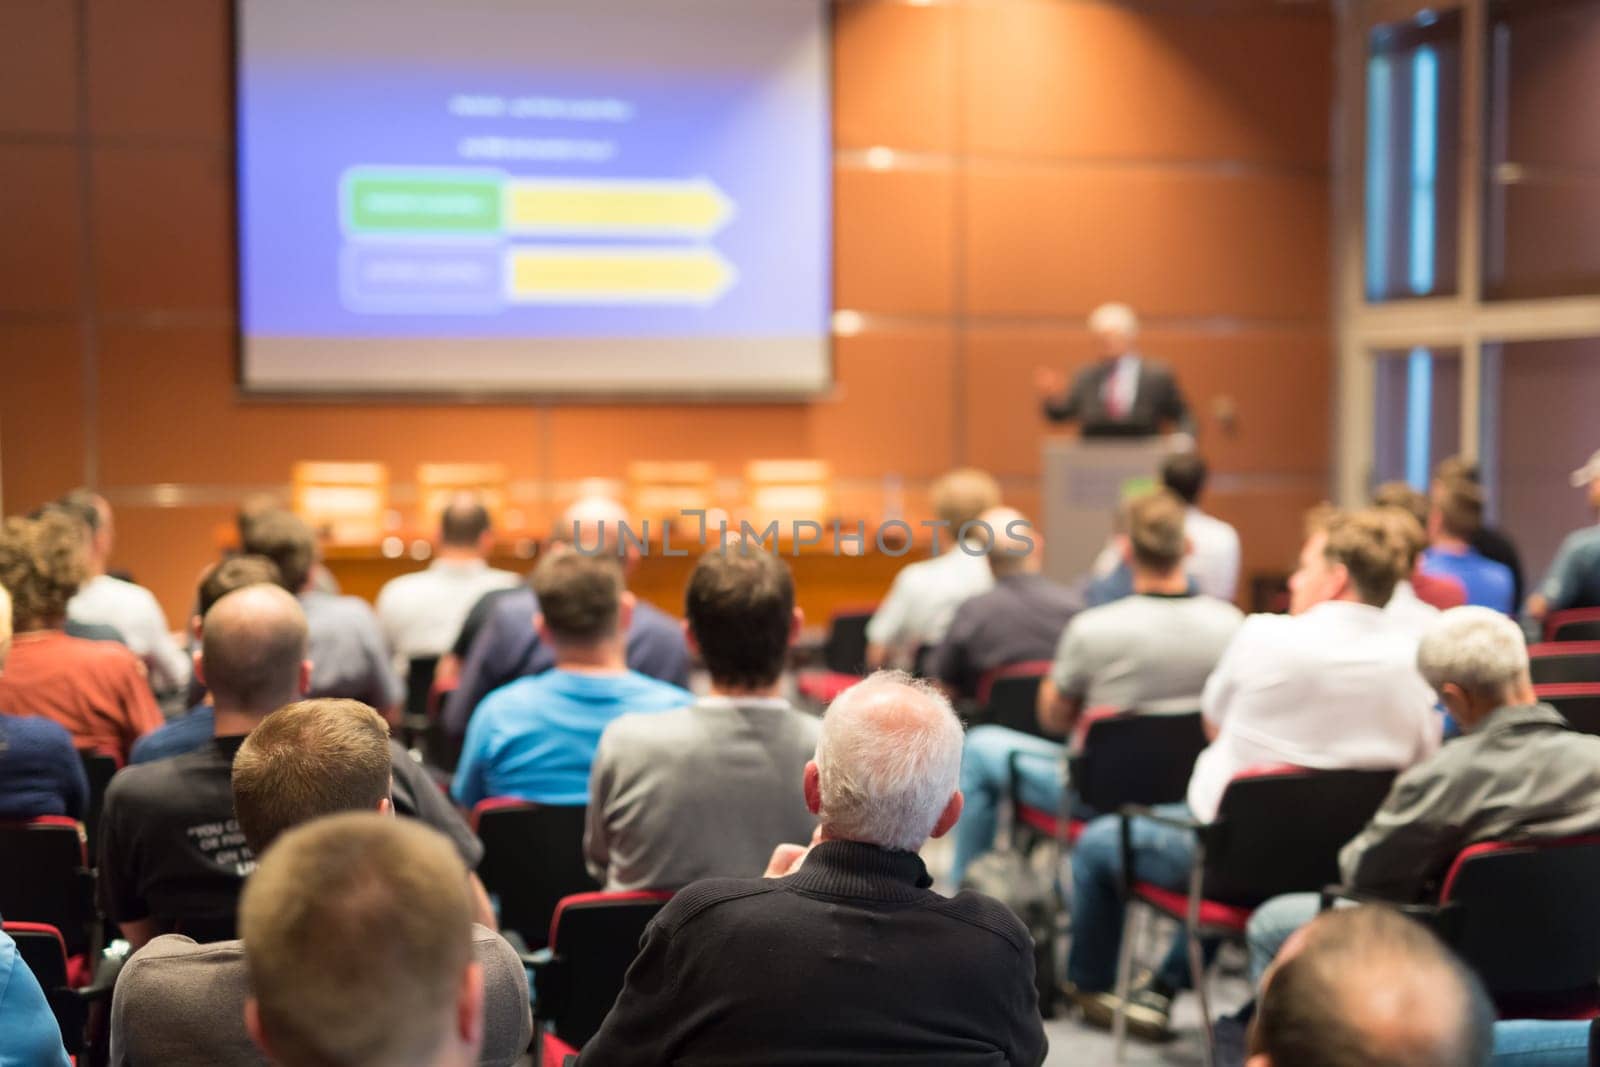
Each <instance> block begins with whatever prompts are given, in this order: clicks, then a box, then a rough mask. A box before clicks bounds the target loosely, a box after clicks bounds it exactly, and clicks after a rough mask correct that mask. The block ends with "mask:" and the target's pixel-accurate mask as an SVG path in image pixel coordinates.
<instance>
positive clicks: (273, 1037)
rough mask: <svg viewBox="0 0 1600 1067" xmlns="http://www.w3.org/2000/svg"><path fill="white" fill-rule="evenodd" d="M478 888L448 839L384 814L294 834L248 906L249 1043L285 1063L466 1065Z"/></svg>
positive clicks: (271, 861)
mask: <svg viewBox="0 0 1600 1067" xmlns="http://www.w3.org/2000/svg"><path fill="white" fill-rule="evenodd" d="M472 912H473V899H472V891H471V889H470V888H469V887H468V884H467V872H466V868H465V867H463V866H462V865H461V860H460V858H459V857H458V856H457V855H456V854H455V850H454V849H453V848H451V846H450V842H449V841H448V840H447V839H445V838H444V837H443V836H442V835H440V834H438V833H435V832H434V831H432V830H428V829H426V828H424V827H422V826H419V825H417V824H415V823H402V822H399V821H397V820H394V819H386V818H383V817H381V816H379V815H377V814H347V815H334V816H329V817H327V818H324V819H318V820H315V821H313V822H311V823H308V824H306V825H305V826H302V827H298V828H296V829H294V830H290V831H289V832H288V833H287V834H285V835H284V836H283V837H282V839H280V840H279V842H278V843H277V844H276V845H275V846H274V847H273V848H272V849H271V850H270V851H269V852H268V853H267V854H266V855H265V856H264V857H263V858H262V861H261V865H260V867H259V868H258V869H257V871H256V873H255V875H254V876H253V877H252V878H251V880H250V883H249V885H247V886H246V887H245V891H244V897H243V898H242V899H241V900H240V902H239V926H240V930H241V932H242V933H243V934H244V945H245V948H244V953H245V960H246V963H247V964H248V965H249V971H250V988H251V993H252V995H251V997H250V999H249V1001H248V1002H247V1003H246V1006H245V1020H246V1024H247V1025H248V1027H249V1029H250V1034H251V1036H252V1037H254V1038H255V1040H256V1042H257V1043H258V1044H259V1045H260V1046H261V1047H262V1049H263V1050H265V1051H266V1053H267V1055H268V1056H269V1057H271V1058H272V1059H273V1060H275V1061H276V1062H278V1063H281V1064H284V1065H286V1067H468V1065H470V1064H475V1063H477V1062H478V1049H479V1047H480V1046H481V1045H482V1043H483V996H484V994H483V971H482V968H481V967H480V966H479V964H478V963H477V961H476V960H475V959H474V958H473V952H472V938H473V933H472V930H473V927H472Z"/></svg>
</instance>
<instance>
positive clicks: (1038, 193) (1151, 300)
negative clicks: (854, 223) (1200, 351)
mask: <svg viewBox="0 0 1600 1067" xmlns="http://www.w3.org/2000/svg"><path fill="white" fill-rule="evenodd" d="M968 188H969V199H968V209H967V211H966V227H965V231H964V234H963V237H964V240H965V242H966V248H967V252H968V255H967V258H966V261H965V264H964V267H965V280H964V284H965V287H966V293H967V297H968V307H969V309H970V310H971V311H973V312H975V313H980V314H990V315H1071V316H1082V315H1086V314H1087V313H1088V312H1089V311H1090V310H1091V309H1093V308H1094V307H1095V305H1097V304H1099V303H1100V302H1101V301H1104V300H1111V299H1119V300H1126V301H1128V302H1129V303H1131V304H1133V305H1134V306H1135V307H1137V308H1138V309H1139V310H1140V312H1141V313H1142V314H1143V315H1145V316H1146V317H1150V318H1153V317H1158V316H1178V317H1200V316H1206V317H1209V316H1216V315H1225V316H1230V317H1234V316H1237V317H1242V318H1265V319H1278V318H1315V317H1320V316H1322V315H1324V314H1326V310H1327V303H1328V292H1327V290H1328V256H1329V250H1328V208H1327V205H1328V183H1327V179H1326V178H1325V177H1324V176H1321V175H1307V176H1298V175H1274V174H1261V173H1247V174H1235V173H1225V172H1220V171H1188V170H1171V169H1156V168H1098V167H1096V168H1089V167H1085V168H1066V169H1046V168H1034V167H1029V166H1025V165H1017V166H1000V165H996V166H994V167H992V168H988V167H986V168H983V169H981V170H977V171H975V172H974V173H973V174H972V175H971V176H970V177H969V178H968Z"/></svg>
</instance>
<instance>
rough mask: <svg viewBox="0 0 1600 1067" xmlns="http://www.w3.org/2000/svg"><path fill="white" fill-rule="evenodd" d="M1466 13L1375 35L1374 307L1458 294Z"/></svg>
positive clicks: (1370, 289)
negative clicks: (1385, 302)
mask: <svg viewBox="0 0 1600 1067" xmlns="http://www.w3.org/2000/svg"><path fill="white" fill-rule="evenodd" d="M1460 42H1461V13H1460V12H1459V11H1449V12H1444V13H1434V12H1428V13H1425V14H1422V15H1419V16H1417V18H1416V19H1414V20H1412V21H1409V22H1401V23H1388V24H1385V25H1382V26H1378V27H1376V28H1374V29H1373V31H1372V33H1371V36H1370V38H1369V42H1368V52H1367V146H1366V293H1367V299H1368V300H1396V299H1403V298H1405V297H1411V296H1440V295H1448V294H1452V293H1454V292H1456V284H1457V266H1456V217H1457V203H1458V193H1459V185H1460V182H1459V177H1458V175H1459V170H1458V167H1459V161H1460V135H1459V126H1460V119H1459V116H1460V114H1461V43H1460Z"/></svg>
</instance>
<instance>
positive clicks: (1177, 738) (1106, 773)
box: [1068, 711, 1206, 812]
mask: <svg viewBox="0 0 1600 1067" xmlns="http://www.w3.org/2000/svg"><path fill="white" fill-rule="evenodd" d="M1205 747H1206V734H1205V729H1204V728H1203V727H1202V726H1201V723H1200V713H1199V712H1198V711H1189V712H1181V713H1178V714H1134V713H1128V712H1123V713H1119V714H1116V715H1111V716H1107V717H1104V718H1096V719H1095V720H1094V721H1092V722H1090V723H1089V726H1088V729H1087V730H1085V731H1084V735H1083V743H1082V745H1081V746H1080V748H1079V751H1078V753H1077V754H1076V755H1074V756H1072V757H1070V758H1069V760H1068V766H1069V777H1070V779H1071V782H1072V790H1073V792H1074V793H1076V794H1077V796H1078V799H1079V800H1081V801H1082V802H1083V803H1084V804H1086V805H1088V806H1089V807H1091V808H1093V809H1094V810H1095V811H1100V812H1113V811H1116V810H1117V809H1118V808H1120V807H1122V806H1123V805H1124V804H1174V803H1177V802H1178V801H1180V800H1182V799H1183V798H1184V794H1185V793H1186V792H1187V791H1188V788H1189V775H1190V774H1191V773H1192V772H1193V770H1194V761H1195V760H1197V759H1199V758H1200V753H1201V752H1202V751H1203V750H1204V749H1205Z"/></svg>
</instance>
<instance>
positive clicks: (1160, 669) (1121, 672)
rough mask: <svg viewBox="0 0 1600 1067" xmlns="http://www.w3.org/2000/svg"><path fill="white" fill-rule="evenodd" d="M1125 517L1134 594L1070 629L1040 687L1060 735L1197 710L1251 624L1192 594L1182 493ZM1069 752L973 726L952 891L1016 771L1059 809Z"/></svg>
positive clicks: (1028, 788) (1042, 802)
mask: <svg viewBox="0 0 1600 1067" xmlns="http://www.w3.org/2000/svg"><path fill="white" fill-rule="evenodd" d="M1126 510H1127V515H1128V533H1127V534H1126V535H1124V536H1123V537H1121V538H1120V539H1119V540H1120V541H1121V548H1122V552H1123V555H1124V557H1125V558H1126V560H1127V562H1128V564H1129V566H1130V568H1131V570H1132V572H1133V595H1132V596H1128V597H1124V598H1123V599H1121V600H1117V601H1113V602H1112V603H1109V604H1102V605H1101V606H1099V607H1094V608H1089V609H1087V610H1085V611H1084V612H1082V613H1081V614H1079V615H1076V616H1074V617H1073V619H1072V621H1070V622H1068V623H1067V628H1066V629H1065V630H1064V631H1063V632H1062V634H1061V640H1060V642H1059V643H1058V644H1057V646H1056V654H1055V661H1054V664H1053V666H1052V667H1051V671H1050V676H1049V677H1048V678H1046V679H1045V680H1044V681H1043V683H1041V685H1040V690H1039V722H1040V725H1042V726H1043V727H1044V728H1045V729H1046V730H1047V731H1049V732H1050V733H1052V734H1060V735H1067V734H1069V733H1071V731H1072V728H1073V725H1074V723H1075V722H1076V720H1077V717H1078V714H1079V712H1081V711H1082V710H1084V709H1086V708H1091V707H1110V708H1119V709H1129V710H1133V711H1140V712H1150V713H1157V714H1159V713H1161V712H1163V711H1188V710H1194V709H1195V708H1198V707H1199V706H1200V692H1201V690H1202V689H1204V688H1205V684H1206V677H1207V676H1208V675H1210V673H1211V670H1212V668H1213V667H1215V666H1216V665H1217V660H1218V659H1220V658H1221V656H1222V651H1223V649H1224V648H1226V647H1227V645H1228V642H1229V641H1230V640H1231V639H1232V638H1233V635H1234V632H1235V631H1236V630H1238V628H1239V623H1240V622H1241V621H1242V620H1243V618H1244V617H1243V615H1241V614H1240V612H1239V609H1238V608H1236V607H1234V606H1233V605H1232V604H1230V603H1227V602H1226V601H1223V600H1218V599H1216V598H1215V597H1210V596H1197V595H1195V594H1194V593H1192V592H1190V590H1189V580H1188V577H1187V576H1186V574H1185V573H1184V560H1185V552H1186V548H1187V538H1186V536H1185V529H1186V525H1187V523H1186V519H1185V515H1184V505H1183V502H1182V501H1181V500H1180V499H1179V498H1178V497H1177V496H1176V495H1175V494H1173V493H1171V492H1169V491H1166V490H1158V491H1155V492H1151V493H1147V494H1144V495H1142V496H1139V497H1136V498H1134V499H1133V500H1131V501H1129V503H1128V505H1127V508H1126ZM1064 756H1065V751H1064V749H1063V747H1062V746H1061V745H1059V744H1057V743H1055V742H1054V741H1049V740H1046V739H1044V738H1042V737H1034V736H1032V735H1030V734H1025V733H1021V732H1019V731H1017V730H1010V729H1007V728H1006V727H1004V726H993V725H988V726H977V727H974V728H973V729H972V731H971V732H970V733H969V734H968V735H967V747H966V754H965V755H964V756H963V758H962V762H961V792H962V794H963V795H964V796H965V797H966V798H967V805H966V811H965V813H964V814H963V815H962V817H961V822H960V823H959V824H957V826H956V832H955V861H954V866H953V869H952V871H951V875H950V877H951V880H952V883H953V884H955V885H960V884H961V879H962V877H963V876H964V875H965V873H966V868H967V864H969V863H970V862H972V860H973V859H975V858H976V857H977V856H979V855H981V854H982V853H984V852H986V851H988V850H989V849H990V848H992V847H993V845H994V835H995V822H996V819H995V813H996V810H997V809H998V807H999V804H1000V800H1001V798H1002V797H1004V796H1005V795H1006V793H1007V792H1008V790H1009V788H1010V785H1011V779H1012V772H1013V766H1014V767H1015V771H1016V775H1017V788H1018V790H1019V791H1020V793H1021V799H1022V800H1023V801H1024V802H1026V803H1028V804H1030V805H1033V806H1035V807H1038V808H1043V809H1044V810H1046V811H1052V812H1054V811H1059V810H1061V808H1062V802H1063V795H1062V794H1063V790H1064V787H1065V785H1066V784H1067V783H1065V782H1064V776H1063V774H1062V760H1063V758H1064ZM1080 814H1084V815H1087V814H1090V813H1089V812H1087V811H1085V812H1081V813H1080Z"/></svg>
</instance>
